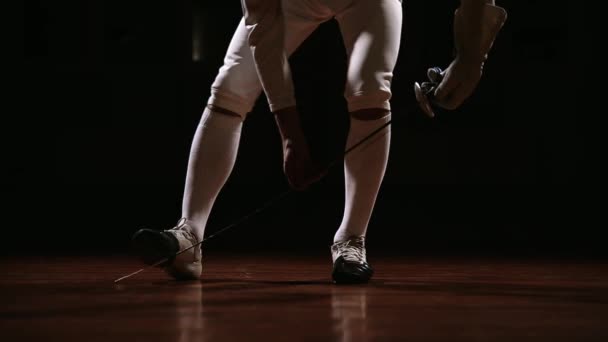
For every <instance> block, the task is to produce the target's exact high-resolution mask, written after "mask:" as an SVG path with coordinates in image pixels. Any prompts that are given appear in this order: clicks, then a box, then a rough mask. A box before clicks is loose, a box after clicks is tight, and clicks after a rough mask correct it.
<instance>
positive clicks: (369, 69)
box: [334, 0, 402, 242]
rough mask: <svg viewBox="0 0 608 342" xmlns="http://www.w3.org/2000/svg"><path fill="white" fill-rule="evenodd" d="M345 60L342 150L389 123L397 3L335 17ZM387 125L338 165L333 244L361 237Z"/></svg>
mask: <svg viewBox="0 0 608 342" xmlns="http://www.w3.org/2000/svg"><path fill="white" fill-rule="evenodd" d="M337 19H338V22H339V24H340V29H341V30H342V35H343V37H344V43H345V47H346V51H347V55H348V58H349V60H348V61H349V64H348V77H347V85H346V92H345V96H346V99H347V101H348V106H349V111H350V113H351V120H350V122H351V126H350V132H349V135H348V142H347V147H348V146H349V144H354V143H356V142H357V141H360V140H361V139H363V138H364V137H365V136H367V135H368V134H369V133H370V132H372V131H374V130H375V129H376V128H378V127H380V126H382V125H383V124H384V123H385V122H387V121H388V120H390V118H391V116H390V115H391V114H390V102H389V100H390V98H391V81H392V76H393V69H394V67H395V64H396V61H397V56H398V53H399V46H400V40H401V23H402V13H401V3H400V2H399V1H397V0H379V1H359V2H355V4H354V5H353V6H351V7H350V8H348V9H347V10H346V11H345V12H344V13H340V14H339V15H338V16H337ZM389 147H390V126H388V127H386V128H385V131H383V132H382V133H381V134H379V135H378V136H376V137H374V138H372V139H371V140H370V141H369V142H366V143H365V144H363V146H361V147H360V148H358V149H357V150H354V151H353V152H352V153H351V154H349V156H347V158H345V162H344V170H345V183H346V184H345V186H346V190H345V191H346V203H345V211H344V218H343V220H342V224H341V225H340V228H339V229H338V231H337V232H336V235H335V237H334V242H340V241H345V240H347V239H348V238H350V237H353V236H365V234H366V232H367V225H368V223H369V219H370V217H371V213H372V209H373V206H374V204H375V200H376V196H377V193H378V190H379V188H380V185H381V183H382V179H383V177H384V172H385V169H386V164H387V160H388V154H389Z"/></svg>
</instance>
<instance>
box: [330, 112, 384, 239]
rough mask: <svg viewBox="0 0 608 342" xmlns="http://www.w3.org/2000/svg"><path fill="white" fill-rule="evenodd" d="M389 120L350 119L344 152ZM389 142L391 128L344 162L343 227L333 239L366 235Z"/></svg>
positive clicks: (370, 140)
mask: <svg viewBox="0 0 608 342" xmlns="http://www.w3.org/2000/svg"><path fill="white" fill-rule="evenodd" d="M390 119H391V115H390V114H388V115H386V116H385V117H383V118H381V119H378V120H369V121H367V120H358V119H355V118H352V117H351V119H350V131H349V133H348V140H347V142H346V148H347V149H348V148H350V147H351V146H353V145H355V144H356V143H358V142H359V141H361V140H362V139H364V138H365V137H366V136H368V135H369V134H370V133H371V132H373V131H374V130H376V129H377V128H379V127H380V126H382V125H383V124H385V123H386V122H388V121H389V120H390ZM390 141H391V127H390V125H389V126H387V127H385V128H384V129H383V130H382V131H381V132H378V133H377V134H376V135H374V136H373V137H372V138H370V139H369V140H367V141H366V142H365V143H363V144H362V145H360V146H358V147H357V148H356V149H354V150H353V151H352V152H350V153H349V154H348V155H347V156H346V158H345V160H344V178H345V204H344V217H343V218H342V224H341V225H340V228H339V229H338V231H337V232H336V235H335V236H334V242H340V241H344V240H346V239H348V238H349V237H352V236H361V235H365V233H366V231H367V224H368V223H369V219H370V217H371V215H372V210H373V208H374V204H375V203H376V196H377V195H378V190H379V189H380V184H381V183H382V179H383V178H384V172H385V170H386V164H387V162H388V154H389V149H390Z"/></svg>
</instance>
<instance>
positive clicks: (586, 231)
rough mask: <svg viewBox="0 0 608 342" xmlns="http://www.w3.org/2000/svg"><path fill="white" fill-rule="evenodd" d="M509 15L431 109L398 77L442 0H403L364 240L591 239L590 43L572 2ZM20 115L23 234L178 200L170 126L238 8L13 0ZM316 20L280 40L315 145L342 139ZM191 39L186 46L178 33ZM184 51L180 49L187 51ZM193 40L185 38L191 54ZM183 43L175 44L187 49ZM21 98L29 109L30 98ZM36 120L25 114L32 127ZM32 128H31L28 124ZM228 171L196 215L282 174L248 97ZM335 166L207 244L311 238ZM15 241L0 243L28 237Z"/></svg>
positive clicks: (404, 244) (107, 231) (42, 244)
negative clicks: (381, 161)
mask: <svg viewBox="0 0 608 342" xmlns="http://www.w3.org/2000/svg"><path fill="white" fill-rule="evenodd" d="M499 4H500V5H502V6H504V7H506V8H507V9H508V12H509V20H508V22H507V24H506V26H505V27H504V29H503V31H502V32H501V33H500V36H499V38H498V40H497V42H496V44H495V47H494V49H493V50H492V52H491V54H490V58H489V61H488V62H487V64H486V69H485V70H486V71H485V74H484V78H483V80H482V82H481V83H480V85H479V88H478V90H477V92H476V93H475V95H474V96H473V97H472V98H471V99H470V100H469V101H468V102H467V103H466V104H465V105H464V106H462V107H461V108H460V109H459V110H457V111H453V112H440V113H439V117H438V118H436V119H435V120H430V119H428V118H426V117H425V116H424V115H423V114H422V113H421V112H420V111H419V110H418V109H417V107H416V104H415V99H414V96H413V92H412V84H413V82H414V81H417V80H422V79H423V78H424V75H425V71H426V68H427V67H429V66H434V65H439V66H446V65H447V64H448V63H449V61H450V58H451V52H452V39H451V19H452V13H453V10H454V9H455V7H456V6H457V5H458V2H457V1H439V0H436V1H428V0H425V1H422V0H420V1H416V0H410V1H405V4H404V10H405V15H404V18H405V20H404V27H403V39H402V46H401V53H400V57H399V61H398V64H397V67H396V70H395V77H394V84H393V93H394V97H393V100H392V104H393V128H392V129H393V141H392V150H391V157H390V162H389V166H388V171H387V174H386V178H385V182H384V184H383V188H382V190H381V193H380V196H379V200H378V203H377V209H376V211H375V213H374V216H373V218H372V223H371V225H370V233H369V241H370V248H371V249H374V250H376V251H387V252H396V253H405V254H407V253H414V252H424V253H426V252H428V253H439V252H445V251H449V252H457V253H469V252H478V251H484V252H494V251H499V252H507V253H541V254H546V253H560V254H572V255H586V254H594V255H597V254H602V253H603V249H602V242H601V241H602V229H601V224H599V223H595V222H596V221H594V220H595V218H594V217H592V215H591V214H590V213H591V212H593V211H592V210H591V209H590V208H588V207H587V206H586V205H584V204H583V202H582V200H581V198H580V197H578V196H579V188H578V184H581V183H584V182H585V181H586V180H587V179H586V178H587V177H586V175H585V173H584V172H583V170H585V168H586V167H587V166H586V165H587V159H586V157H585V151H586V148H585V146H584V143H583V139H582V136H583V134H582V132H581V130H580V127H579V121H578V120H579V118H580V117H581V115H582V114H581V111H582V110H581V109H580V103H581V101H582V100H583V93H582V91H583V89H584V84H585V70H586V69H587V68H588V67H590V61H589V60H588V58H586V57H585V56H584V55H582V54H579V53H577V51H580V50H584V49H588V48H590V46H591V45H592V44H591V39H590V38H588V37H587V35H586V34H585V29H584V28H583V26H584V25H582V24H583V23H584V22H585V20H586V14H585V13H584V12H585V11H586V9H585V8H584V5H583V4H576V3H575V2H572V4H568V6H569V7H568V6H554V5H552V4H553V3H551V2H542V1H525V2H522V1H499ZM24 6H25V7H24V45H23V48H24V49H23V51H24V58H23V64H22V69H20V71H22V73H21V75H22V76H21V77H23V78H24V79H28V80H34V81H33V82H31V84H30V86H29V87H28V88H27V91H26V96H29V100H28V101H27V102H30V103H29V104H31V105H33V106H32V107H29V106H26V108H28V110H30V109H29V108H32V109H31V111H32V112H26V113H24V114H25V115H24V116H22V117H21V118H22V119H23V118H25V121H26V124H29V122H27V121H29V120H32V119H33V118H34V117H38V115H39V114H42V116H43V117H44V118H43V119H42V120H40V121H39V122H44V124H43V125H42V127H40V126H37V129H35V132H33V131H32V133H31V136H40V137H43V139H42V140H44V141H42V142H39V141H38V139H34V140H35V141H36V142H35V143H34V142H28V140H29V139H27V138H26V139H22V140H21V141H18V142H17V143H16V144H15V145H16V148H12V151H13V152H14V153H13V154H14V157H16V162H12V163H10V165H9V167H8V168H5V171H6V170H8V174H7V176H6V177H4V178H3V179H4V187H5V189H6V193H7V194H8V195H9V197H10V198H11V202H12V203H13V204H14V205H13V206H9V207H8V208H9V210H7V215H6V216H7V220H6V224H7V226H6V228H7V229H6V230H5V231H6V236H7V241H10V240H9V239H20V240H23V239H25V240H26V241H28V242H30V243H31V244H32V246H33V249H34V250H35V251H42V252H54V253H72V252H122V251H126V250H127V249H128V242H129V236H130V235H131V234H132V233H133V231H135V230H136V229H137V228H139V227H144V226H145V227H155V228H167V227H168V226H171V225H172V224H173V223H174V222H175V221H176V220H177V218H179V212H180V202H181V194H182V191H183V182H184V176H185V171H186V163H187V156H188V152H189V147H190V141H191V138H192V136H193V134H194V130H195V127H196V125H197V122H198V120H199V119H200V113H201V111H202V109H203V107H204V104H205V103H206V100H207V97H208V96H209V88H210V85H211V82H212V81H213V78H214V77H215V74H216V72H217V69H218V68H219V67H220V65H221V62H222V58H223V55H224V52H225V49H226V48H227V45H228V43H229V41H230V37H231V35H232V32H233V30H234V28H235V27H236V25H237V23H238V21H239V19H240V13H241V12H240V11H241V9H240V4H239V2H238V1H221V2H212V1H198V2H196V1H194V2H193V1H182V0H178V1H173V2H171V4H167V3H165V2H159V3H153V2H149V1H147V2H145V1H127V2H124V1H120V2H119V1H99V0H97V1H88V2H86V3H83V2H78V1H71V2H51V1H42V0H38V1H28V2H26V3H24ZM341 44H342V43H341V40H340V35H339V32H338V29H337V25H336V23H335V22H332V21H330V22H328V23H325V24H323V25H322V26H321V27H320V28H319V30H318V31H317V32H315V33H314V34H313V35H312V36H311V37H310V38H309V39H308V40H307V41H306V42H305V43H304V44H303V45H302V46H301V48H300V49H299V50H298V51H297V52H296V53H295V54H294V56H292V58H291V63H292V68H293V70H294V79H295V82H296V91H297V97H298V103H299V106H300V107H301V111H302V114H303V120H304V125H305V129H306V131H307V134H308V136H309V138H310V141H311V144H312V146H313V149H314V153H315V156H316V157H317V158H319V159H321V160H324V161H326V162H327V161H329V160H331V159H333V158H335V157H336V156H337V155H338V154H339V153H340V151H341V149H342V148H343V145H344V139H345V135H346V130H347V124H348V117H347V112H346V107H345V103H344V100H343V98H342V91H343V84H344V72H345V60H344V51H343V47H342V45H341ZM193 46H194V48H193ZM193 50H194V54H193ZM194 55H196V56H194ZM193 56H194V57H195V58H193ZM33 111H36V114H38V115H34V113H33ZM38 131H40V132H38ZM39 133H42V134H39ZM241 142H242V143H241V147H240V150H239V158H238V161H237V165H236V166H235V170H234V172H233V174H232V176H231V178H230V180H229V182H228V184H227V186H226V188H225V190H224V191H223V192H222V193H221V195H220V197H219V198H218V200H217V202H216V207H215V210H214V212H213V214H212V217H211V220H210V225H209V228H208V230H207V232H212V231H214V230H216V229H217V228H219V227H221V226H223V225H225V224H228V223H230V222H232V221H234V220H235V219H237V218H239V217H241V216H242V215H243V214H246V213H247V212H248V211H250V210H252V209H254V208H255V207H257V206H258V205H260V204H261V203H262V202H263V201H265V200H266V199H268V198H270V197H272V196H273V195H275V194H277V193H279V192H281V191H282V190H284V189H285V188H286V182H285V180H284V177H283V176H282V173H281V151H280V144H279V136H278V133H277V131H276V128H275V127H274V124H273V120H272V117H271V115H270V114H269V111H268V108H267V106H266V103H265V100H264V99H263V98H261V99H260V101H258V103H257V105H256V107H255V109H254V111H253V112H252V113H251V114H250V115H249V118H248V119H247V120H246V122H245V126H244V131H243V137H242V140H241ZM342 182H343V176H342V171H341V169H340V168H339V167H338V168H336V169H334V170H333V171H332V173H330V174H329V175H328V177H327V178H326V179H324V180H323V181H321V182H320V183H319V184H317V185H316V186H315V187H313V188H312V189H311V190H310V191H308V192H306V193H300V194H294V195H293V196H291V197H289V198H287V199H286V200H285V201H282V202H281V203H278V204H277V205H276V206H274V207H273V208H271V209H270V210H269V211H266V212H264V213H262V214H261V215H259V216H257V217H256V218H254V219H252V220H251V221H249V222H247V223H245V224H243V225H242V226H241V227H239V228H237V229H235V230H234V231H232V232H229V233H227V234H225V236H224V237H222V238H219V239H218V240H216V241H214V242H213V243H212V244H211V245H210V246H209V248H217V249H219V250H232V249H236V250H238V249H240V250H250V251H258V252H265V251H273V250H279V249H281V250H294V251H295V250H298V251H305V250H315V249H325V248H326V247H327V246H328V245H329V243H330V241H331V237H332V235H333V232H334V230H335V229H336V228H337V225H338V224H339V222H340V219H341V212H342V206H343V203H342V201H343V195H342ZM19 245H20V244H8V246H6V248H5V251H9V252H11V253H13V252H14V253H17V252H22V253H28V254H29V253H32V252H33V250H32V248H29V249H27V250H23V249H21V248H20V247H19Z"/></svg>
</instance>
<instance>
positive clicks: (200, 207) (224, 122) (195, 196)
mask: <svg viewBox="0 0 608 342" xmlns="http://www.w3.org/2000/svg"><path fill="white" fill-rule="evenodd" d="M242 126H243V119H242V118H240V117H236V116H230V115H226V114H221V113H216V112H213V111H212V110H210V109H208V108H207V109H205V111H204V112H203V117H202V119H201V122H200V124H199V125H198V128H197V130H196V134H195V135H194V139H193V141H192V148H191V150H190V159H189V161H188V172H187V176H186V188H185V191H184V198H183V202H182V217H185V218H186V219H187V220H188V223H189V225H190V226H191V227H192V228H193V230H194V232H193V233H194V234H195V235H196V237H197V238H198V239H199V240H202V238H203V235H204V232H205V225H206V224H207V219H208V218H209V214H210V212H211V208H212V207H213V203H214V202H215V199H216V197H217V195H218V194H219V192H220V190H221V189H222V187H223V186H224V184H225V183H226V180H227V179H228V176H230V173H231V172H232V168H233V167H234V162H235V161H236V155H237V150H238V147H239V141H240V138H241V128H242Z"/></svg>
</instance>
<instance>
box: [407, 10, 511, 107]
mask: <svg viewBox="0 0 608 342" xmlns="http://www.w3.org/2000/svg"><path fill="white" fill-rule="evenodd" d="M506 19H507V12H506V11H505V10H504V9H503V8H501V7H498V6H494V5H492V4H486V5H485V7H484V9H483V12H482V27H481V36H480V38H481V39H480V40H478V41H476V42H477V44H480V46H479V48H472V47H471V46H478V45H477V44H472V42H471V39H470V37H468V36H467V35H466V32H465V31H466V30H464V25H465V23H464V22H463V20H464V19H463V15H461V13H459V11H456V13H455V15H454V38H455V43H456V58H455V59H454V61H452V63H451V64H450V66H449V67H448V68H447V69H446V70H445V71H442V70H441V69H440V68H438V67H434V68H431V69H429V70H428V72H427V76H428V78H429V80H430V82H422V84H419V83H418V82H416V83H414V92H415V94H416V100H417V101H418V103H419V105H420V108H421V109H422V110H423V111H424V112H425V113H426V114H427V115H428V116H430V117H434V116H435V113H434V112H433V105H436V106H439V107H443V108H445V109H450V110H452V109H456V108H458V107H459V106H460V105H461V104H462V103H463V102H464V101H465V100H466V99H467V98H469V97H470V96H471V94H472V93H473V91H474V90H475V88H476V87H477V84H478V83H479V81H480V79H481V75H482V73H483V65H484V62H485V59H486V58H487V54H488V52H489V51H490V49H491V48H492V44H493V43H494V40H495V39H496V36H497V35H498V32H499V31H500V29H501V28H502V26H503V25H504V23H505V21H506Z"/></svg>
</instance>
